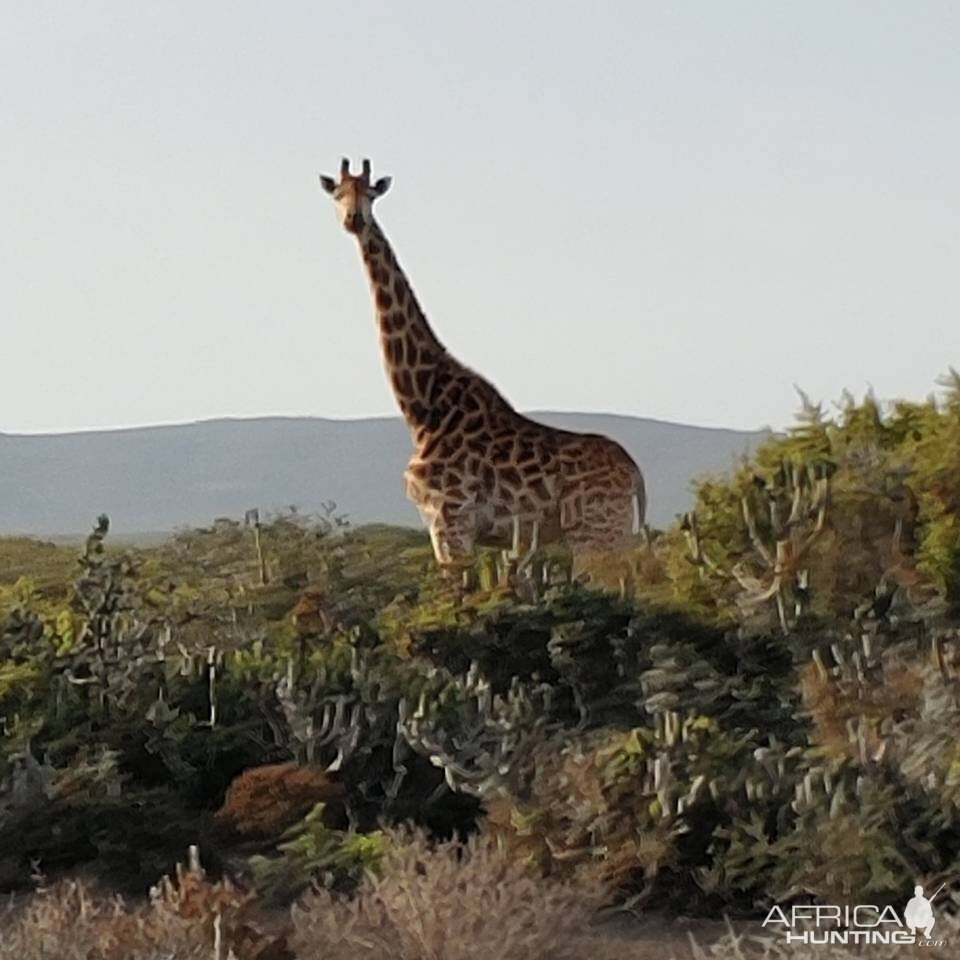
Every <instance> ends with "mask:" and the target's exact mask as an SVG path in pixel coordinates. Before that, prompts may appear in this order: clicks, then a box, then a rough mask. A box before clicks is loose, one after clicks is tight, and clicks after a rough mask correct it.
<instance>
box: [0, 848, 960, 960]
mask: <svg viewBox="0 0 960 960" xmlns="http://www.w3.org/2000/svg"><path fill="white" fill-rule="evenodd" d="M392 841H393V843H392V848H391V852H390V853H389V854H388V857H387V861H386V864H385V867H386V869H385V872H384V875H383V876H382V877H379V878H376V877H369V878H368V879H367V880H366V881H365V882H364V884H363V885H362V886H361V887H360V890H359V892H358V894H357V896H355V897H354V898H352V899H346V898H341V897H336V896H334V895H331V894H329V893H327V892H326V891H317V892H315V893H312V894H310V895H309V896H307V897H306V898H304V900H303V901H302V902H301V903H300V904H299V905H298V906H297V907H295V908H294V911H293V917H292V921H293V927H292V931H290V930H288V932H287V933H281V934H276V933H265V932H264V930H263V925H262V923H261V920H262V918H257V917H256V916H255V915H256V914H257V905H256V903H255V901H254V900H253V898H252V897H251V895H249V894H246V893H244V892H242V891H240V890H239V889H237V888H236V887H234V886H232V885H231V884H230V883H228V882H226V881H221V882H219V883H210V882H208V881H207V880H206V879H205V878H204V877H203V874H202V873H200V872H190V871H185V870H179V871H178V873H177V877H176V878H175V879H172V880H166V881H164V882H163V883H162V884H160V885H159V887H157V888H156V889H155V890H154V891H153V892H152V895H151V898H150V901H149V903H143V904H140V905H128V904H124V903H123V902H122V901H121V900H119V899H117V898H110V897H104V896H100V897H97V896H94V895H92V894H91V892H90V889H89V888H88V887H86V886H85V885H84V884H82V883H79V882H76V881H70V882H65V883H61V884H59V885H57V886H55V887H52V888H50V889H46V890H42V891H41V892H39V893H38V894H36V895H35V896H33V897H32V898H30V899H29V900H28V901H27V902H26V903H24V904H23V905H21V906H20V907H19V908H18V909H14V908H12V907H9V908H7V909H6V910H3V909H2V908H0V960H200V958H202V960H365V958H370V960H373V958H377V960H380V958H383V960H672V958H677V960H689V958H692V960H848V958H852V957H854V956H864V955H865V954H864V953H863V952H862V949H861V952H857V949H856V948H855V947H849V948H844V947H830V946H812V947H804V946H790V947H787V946H786V945H785V944H783V943H782V942H778V941H777V940H776V939H775V938H773V937H762V936H760V934H762V933H763V931H762V929H761V927H760V921H759V918H758V920H757V921H756V922H755V923H745V924H742V925H741V928H740V929H739V930H735V929H734V928H732V927H730V928H729V929H728V930H727V932H726V934H725V935H721V933H722V931H718V930H717V926H718V925H716V924H712V923H700V924H697V925H696V926H695V927H694V930H695V932H696V934H697V936H698V938H699V940H700V943H696V942H694V941H693V938H692V937H691V936H690V935H689V934H687V933H685V932H683V928H682V927H681V926H680V925H678V924H674V923H671V922H670V921H669V920H668V921H664V920H663V919H661V920H659V921H656V920H654V921H648V922H645V923H630V922H624V923H621V924H616V923H614V924H603V925H597V923H596V919H595V918H596V915H597V909H598V907H599V906H600V893H599V890H600V889H601V888H599V887H597V890H596V891H594V892H591V890H590V889H589V888H588V889H584V888H583V887H582V886H574V885H571V884H567V883H560V882H557V881H550V880H546V881H545V880H543V879H542V878H540V877H538V876H537V875H536V874H535V873H532V872H530V871H528V870H527V869H526V868H525V867H524V866H523V865H522V864H520V863H518V862H517V861H516V860H515V859H511V858H510V857H509V856H507V855H506V854H505V853H504V852H503V851H502V849H501V848H500V846H499V845H498V844H497V843H496V841H495V840H494V838H492V837H489V836H480V837H476V838H474V839H472V840H470V841H469V842H468V843H466V844H457V843H453V842H451V843H443V844H430V843H429V842H428V841H427V840H426V838H425V837H424V836H423V835H421V834H416V833H413V834H410V833H394V834H392ZM288 926H289V925H288ZM936 935H937V937H938V938H940V939H945V940H947V941H948V942H947V945H946V946H945V947H940V948H910V947H893V946H891V947H884V946H876V947H870V948H869V956H870V957H872V958H876V960H894V958H903V957H910V956H926V957H937V956H952V955H953V953H952V952H951V951H955V949H956V948H955V944H957V943H960V923H958V922H957V921H956V920H952V919H950V918H949V917H947V916H946V915H945V914H944V913H941V914H940V916H939V917H938V925H937V930H936Z"/></svg>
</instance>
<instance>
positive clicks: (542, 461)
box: [321, 161, 646, 569]
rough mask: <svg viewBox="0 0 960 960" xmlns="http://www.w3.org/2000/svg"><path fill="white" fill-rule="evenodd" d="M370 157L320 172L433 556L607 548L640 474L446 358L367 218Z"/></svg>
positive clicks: (620, 457)
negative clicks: (330, 173) (399, 419)
mask: <svg viewBox="0 0 960 960" xmlns="http://www.w3.org/2000/svg"><path fill="white" fill-rule="evenodd" d="M369 173H370V168H369V161H364V168H363V173H362V174H361V175H360V176H358V177H355V176H352V175H351V174H350V172H349V165H348V163H347V162H346V161H344V163H343V165H342V166H341V177H340V181H339V183H338V182H336V181H334V180H333V179H332V178H330V177H322V178H321V181H322V183H323V185H324V188H325V189H326V190H327V191H328V192H330V193H332V194H333V195H334V197H335V198H336V200H337V202H338V206H339V208H340V212H341V217H342V220H343V224H344V226H345V228H346V229H347V230H348V232H350V233H353V234H354V235H355V236H356V237H357V239H358V241H359V244H360V251H361V255H362V257H363V262H364V265H365V267H366V270H367V273H368V276H369V279H370V286H371V291H372V293H373V298H374V303H375V305H376V311H377V317H378V320H379V324H380V340H381V347H382V352H383V359H384V365H385V368H386V372H387V375H388V377H389V379H390V382H391V386H392V387H393V391H394V393H395V395H396V398H397V402H398V404H399V406H400V410H401V412H402V413H403V416H404V418H405V420H406V421H407V424H408V426H409V427H410V431H411V435H412V438H413V444H414V453H413V456H412V457H411V459H410V462H409V464H408V466H407V469H406V473H405V479H406V490H407V496H408V497H409V498H410V500H412V501H413V503H414V504H415V505H416V506H417V508H418V510H419V511H420V515H421V517H422V518H423V521H424V523H425V525H426V526H427V528H428V529H429V531H430V538H431V542H432V544H433V550H434V554H435V555H436V558H437V561H438V562H439V563H440V564H441V565H442V566H444V567H446V568H451V569H456V568H461V567H463V566H465V565H466V564H467V563H469V561H470V557H471V554H472V553H473V551H474V549H475V548H476V547H477V546H495V547H502V548H510V547H513V548H514V549H515V550H516V549H517V548H518V547H519V546H520V545H525V546H527V547H528V548H529V547H531V546H536V545H540V546H542V545H546V544H549V543H553V542H557V541H564V542H566V543H568V544H569V545H570V547H571V548H572V549H573V551H574V553H575V554H576V553H578V552H582V551H587V550H592V549H597V548H602V547H616V546H620V545H622V544H624V543H626V542H628V541H629V539H630V537H631V535H632V534H633V532H634V530H635V524H637V527H638V528H639V527H642V526H643V523H644V514H645V509H646V495H645V490H644V482H643V475H642V473H641V472H640V469H639V467H638V466H637V465H636V464H635V463H634V461H633V460H632V459H631V457H630V456H629V454H628V453H627V452H626V451H625V450H624V449H623V448H622V447H621V446H620V445H619V444H617V443H615V442H614V441H613V440H610V439H609V438H607V437H603V436H599V435H597V434H580V433H573V432H570V431H566V430H558V429H555V428H553V427H549V426H546V425H545V424H541V423H537V422H535V421H533V420H530V419H529V418H527V417H524V416H523V415H521V414H519V413H517V412H516V411H515V410H514V409H513V407H512V406H511V405H510V404H509V403H508V402H507V401H506V400H505V399H504V398H503V396H502V395H501V394H500V393H499V392H498V391H497V390H496V388H494V387H493V385H492V384H490V383H489V382H488V381H487V380H485V379H484V378H483V377H481V376H479V375H478V374H476V373H474V372H473V371H472V370H469V369H468V368H466V367H465V366H463V365H462V364H461V363H460V362H459V361H457V360H456V359H455V358H453V357H452V356H450V354H449V353H448V352H447V351H446V350H445V349H444V347H443V346H442V344H441V343H440V341H439V340H438V339H437V337H436V335H435V334H434V333H433V330H432V329H431V327H430V325H429V323H428V322H427V319H426V317H425V316H424V314H423V311H422V310H421V308H420V305H419V303H418V302H417V299H416V296H415V295H414V293H413V290H412V288H411V287H410V284H409V282H408V281H407V278H406V276H405V275H404V273H403V271H402V270H401V268H400V265H399V264H398V262H397V259H396V257H395V256H394V253H393V251H392V249H391V247H390V244H389V243H388V242H387V239H386V237H385V236H384V235H383V232H382V231H381V229H380V227H379V225H378V224H377V222H376V221H375V219H374V218H373V214H372V204H373V201H374V199H376V197H378V196H380V195H382V194H383V193H384V192H386V189H387V187H388V186H389V180H380V181H377V183H375V184H371V183H370V176H369Z"/></svg>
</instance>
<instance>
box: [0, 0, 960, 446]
mask: <svg viewBox="0 0 960 960" xmlns="http://www.w3.org/2000/svg"><path fill="white" fill-rule="evenodd" d="M0 89H2V90H3V97H2V101H0V322H2V325H3V333H2V341H0V343H2V348H0V355H2V361H3V362H2V374H0V431H7V432H17V431H40V430H73V429H80V428H90V427H101V426H119V425H135V424H146V423H159V422H171V421H183V420H192V419H199V418H206V417H214V416H254V415H264V414H291V415H298V414H306V415H318V416H336V417H347V416H363V415H369V414H385V413H393V412H394V411H395V406H394V402H393V398H392V396H391V395H390V393H389V390H388V388H387V385H386V381H385V378H384V375H383V371H382V367H381V361H380V357H379V352H378V346H377V338H376V334H375V329H374V324H373V320H372V309H371V304H370V300H369V294H368V291H367V286H366V280H365V277H364V276H363V274H362V271H361V266H360V260H359V256H358V254H357V251H356V249H355V241H354V240H353V239H352V238H351V237H348V236H347V235H346V234H345V233H344V232H343V230H342V229H341V228H340V227H339V226H338V224H337V222H336V220H335V218H334V213H333V209H332V204H331V203H330V201H329V198H328V197H326V195H325V194H323V193H322V192H321V190H320V188H319V186H318V184H317V172H318V171H320V170H324V171H326V172H335V170H336V167H337V164H338V160H339V157H340V156H341V155H343V154H348V155H350V156H353V157H355V158H357V159H359V158H360V157H361V156H364V155H367V156H370V157H372V159H373V163H374V171H375V173H389V174H392V175H393V177H394V185H393V189H392V191H391V193H390V194H389V195H388V196H387V197H386V198H385V199H384V200H383V201H382V202H381V203H380V204H379V206H378V214H379V218H380V222H381V224H382V225H383V227H384V229H385V231H386V233H387V235H388V236H389V237H390V239H391V241H392V242H393V244H394V247H395V249H396V250H397V252H398V254H399V257H400V260H401V262H402V264H403V265H404V267H405V268H406V270H407V273H408V275H409V276H410V278H411V280H412V282H413V285H414V287H415V289H416V290H417V292H418V294H419V297H420V300H421V302H422V303H423V305H424V306H425V308H426V310H427V313H428V315H429V316H430V317H431V319H432V321H433V324H434V326H435V328H436V330H437V331H438V333H439V335H440V336H441V338H442V339H443V340H444V341H445V342H446V344H447V345H448V347H449V348H450V349H451V350H452V351H453V352H454V353H455V354H456V355H457V356H458V357H459V358H460V359H461V360H463V361H464V362H465V363H467V364H468V365H470V366H472V367H474V368H475V369H477V370H479V371H481V372H483V373H484V374H486V375H487V376H488V377H489V378H490V379H491V380H492V381H493V382H494V383H495V384H497V385H498V386H499V387H500V388H501V390H502V391H503V392H504V394H505V395H506V396H507V397H508V398H509V399H510V400H511V401H513V402H514V404H515V405H517V406H518V407H520V408H521V409H532V408H540V409H543V408H553V409H571V410H573V409H576V410H590V411H609V412H617V413H624V414H634V415H640V416H650V417H658V418H661V419H668V420H677V421H685V422H690V423H697V424H707V425H723V426H735V427H754V426H758V425H761V424H772V425H774V426H782V425H784V424H785V423H787V422H788V421H789V420H790V418H791V415H792V412H793V410H794V409H795V407H796V397H795V394H794V392H793V387H792V384H793V383H797V384H799V385H801V386H802V387H804V388H805V389H806V390H807V391H808V392H809V393H810V394H811V395H813V396H814V397H815V398H822V399H824V400H828V401H830V400H834V399H836V398H837V397H838V396H839V394H840V392H841V390H842V389H843V388H844V387H848V388H850V389H852V390H853V391H854V392H856V393H862V392H863V391H864V390H865V389H866V387H867V386H868V385H870V384H872V385H873V387H874V388H875V390H876V392H877V393H878V395H880V396H881V397H894V396H908V397H914V398H918V399H919V398H922V397H923V396H925V395H926V394H927V393H928V392H930V391H931V390H932V389H933V384H934V379H935V378H936V377H937V376H938V375H939V374H940V373H942V372H943V371H944V370H945V369H946V368H947V366H948V365H949V364H951V363H953V364H958V363H960V317H958V312H960V311H958V307H960V229H958V215H960V188H958V171H960V108H958V102H960V101H958V96H960V6H958V5H957V4H954V3H947V2H943V3H940V2H913V3H910V2H906V0H904V2H897V3H893V2H877V0H871V2H866V0H865V2H842V0H832V2H816V0H804V2H799V0H798V2H792V3H778V2H772V0H757V2H728V0H723V2H720V0H710V2H706V0H705V2H686V3H685V2H672V3H665V2H664V3H649V2H623V3H619V2H618V3H614V2H598V3H594V4H587V3H582V2H581V3H567V2H556V0H554V2H549V3H547V2H542V3H536V4H533V3H526V4H525V3H503V2H484V3H471V4H467V3H460V2H450V0H447V2H416V3H412V2H410V3H397V2H392V3H373V2H360V0H353V2H350V3H334V2H330V3H321V2H293V0H290V2H276V0H275V2H266V0H265V2H262V3H237V2H230V3H210V2H206V3H203V2H190V3H181V2H169V0H167V2H164V3H150V4H147V3H143V2H130V0H127V2H111V3H107V2H103V3H98V2H84V3H82V4H81V3H75V2H62V3H47V2H42V0H24V2H13V0H11V2H8V3H4V4H3V5H2V6H0ZM98 363H99V364H101V365H102V367H101V372H100V373H98V372H97V371H96V369H95V364H98Z"/></svg>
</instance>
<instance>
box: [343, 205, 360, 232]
mask: <svg viewBox="0 0 960 960" xmlns="http://www.w3.org/2000/svg"><path fill="white" fill-rule="evenodd" d="M344 226H345V227H346V228H347V230H349V231H350V233H359V232H360V231H361V230H362V229H363V214H362V213H360V211H359V210H358V211H356V212H355V213H351V214H350V216H349V217H347V219H346V222H345V223H344Z"/></svg>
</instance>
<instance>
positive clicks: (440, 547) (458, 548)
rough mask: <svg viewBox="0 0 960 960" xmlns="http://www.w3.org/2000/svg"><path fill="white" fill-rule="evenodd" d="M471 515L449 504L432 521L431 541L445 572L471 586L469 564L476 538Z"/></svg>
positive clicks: (463, 584) (471, 559)
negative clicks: (469, 583)
mask: <svg viewBox="0 0 960 960" xmlns="http://www.w3.org/2000/svg"><path fill="white" fill-rule="evenodd" d="M473 527H474V524H473V518H472V516H471V515H470V514H469V513H467V512H466V511H463V510H459V509H457V508H456V507H451V506H446V507H442V508H441V509H440V510H438V511H437V513H436V514H434V516H433V518H432V520H431V521H430V543H431V544H432V546H433V555H434V556H435V557H436V559H437V563H438V564H439V565H440V568H441V569H442V570H443V573H444V576H446V577H447V578H448V579H449V580H451V581H454V582H459V583H460V584H461V585H462V586H463V587H464V588H466V587H467V586H468V582H467V581H468V575H469V572H470V565H471V563H472V562H473V547H474V542H475V533H474V529H473Z"/></svg>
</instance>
